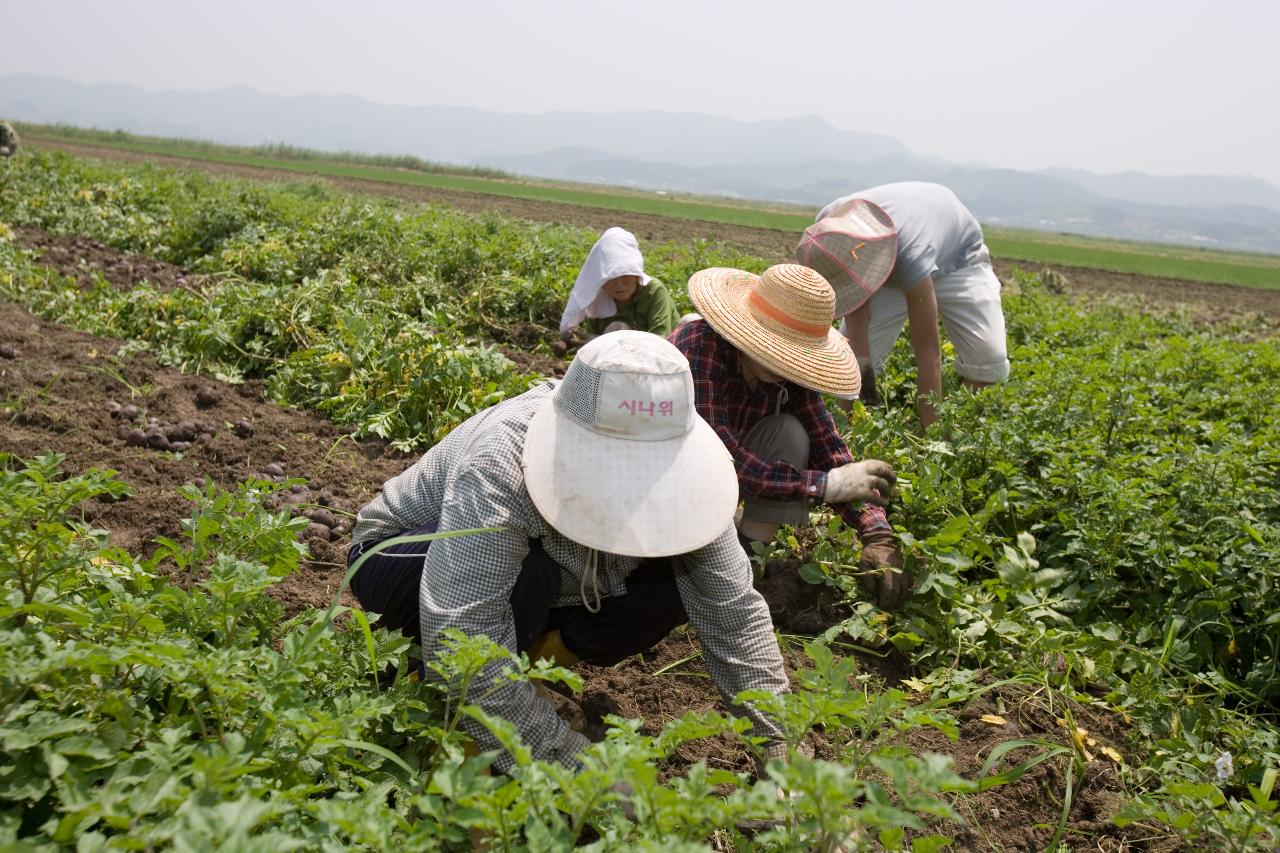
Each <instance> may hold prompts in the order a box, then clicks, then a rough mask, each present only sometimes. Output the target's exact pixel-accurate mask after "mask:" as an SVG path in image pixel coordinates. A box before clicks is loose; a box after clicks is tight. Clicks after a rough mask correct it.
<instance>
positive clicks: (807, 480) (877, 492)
mask: <svg viewBox="0 0 1280 853" xmlns="http://www.w3.org/2000/svg"><path fill="white" fill-rule="evenodd" d="M689 295H690V297H692V299H693V304H694V305H695V306H696V307H697V309H698V311H699V312H700V314H701V317H702V319H696V320H691V321H689V322H686V323H684V324H683V325H681V326H680V327H679V328H677V329H676V331H675V332H673V333H672V334H671V337H670V340H671V342H672V343H674V344H675V345H676V347H677V348H678V349H679V350H680V351H681V352H682V353H684V355H685V357H686V358H688V359H689V366H690V369H691V370H692V371H693V378H694V389H695V392H696V399H697V406H698V413H699V414H701V415H702V417H703V418H705V419H706V421H707V423H708V424H710V425H711V427H712V429H714V430H715V431H716V434H717V435H719V436H720V438H721V439H722V440H723V441H724V444H725V446H726V447H727V448H729V452H730V453H731V454H732V455H733V460H734V464H735V467H736V469H737V472H738V485H739V487H740V490H741V496H742V498H743V509H742V516H741V519H740V521H739V523H738V533H739V537H740V539H741V540H742V542H743V546H744V548H746V549H749V548H750V543H751V542H752V541H768V540H771V539H773V537H774V535H775V534H776V532H777V529H778V526H779V525H780V524H791V525H795V526H800V525H803V524H807V523H808V520H809V507H810V503H811V502H812V501H825V502H826V503H827V504H829V505H831V506H832V507H833V508H834V509H835V510H836V511H837V512H838V513H839V514H840V516H841V517H842V518H843V519H844V520H845V522H846V523H847V524H849V525H850V526H851V527H853V528H854V529H855V530H856V531H857V533H858V536H859V538H860V539H861V540H862V546H863V550H862V558H861V562H860V566H861V569H862V574H861V577H862V579H863V583H864V586H866V587H867V588H868V590H869V591H870V592H871V593H872V594H873V595H874V596H875V598H876V600H877V602H878V603H879V604H880V605H881V606H882V607H885V608H893V607H897V606H898V605H900V604H901V602H902V601H903V600H905V598H906V596H907V594H908V592H909V590H910V578H908V577H907V576H906V575H905V574H904V573H903V572H902V571H901V569H902V558H901V555H900V554H899V553H898V550H897V547H896V545H895V544H894V539H893V533H892V530H891V528H890V527H889V523H888V521H887V520H886V517H885V512H884V509H883V508H882V507H883V506H884V505H885V504H886V503H887V502H888V499H889V498H890V497H891V496H892V494H893V489H894V484H895V476H894V472H893V469H892V468H891V467H890V466H889V465H888V464H887V463H885V462H881V461H879V460H875V459H867V460H862V461H859V462H855V461H854V459H853V455H852V454H851V453H850V452H849V448H848V447H847V446H846V445H845V443H844V440H843V439H842V438H841V437H840V434H839V432H837V430H836V426H835V422H834V421H833V420H832V418H831V414H830V412H828V411H827V408H826V405H825V404H824V403H823V400H822V394H824V393H825V394H832V395H834V396H836V397H841V398H845V399H851V398H853V397H856V396H857V395H858V390H859V387H860V381H859V376H858V365H857V362H856V361H855V360H854V357H853V353H852V352H851V351H850V349H849V346H848V344H847V343H846V342H845V339H844V338H843V337H841V335H840V333H839V332H838V331H836V330H835V329H834V328H832V325H831V324H832V321H833V319H834V314H835V301H836V300H835V293H834V292H833V291H832V290H831V286H830V285H828V284H827V282H826V280H825V279H823V277H822V276H821V275H819V274H817V273H816V272H814V271H813V270H811V269H809V268H807V267H803V266H800V265H798V264H779V265H777V266H773V267H770V268H769V269H767V270H765V271H764V274H763V275H759V276H757V275H752V274H751V273H748V272H743V271H742V270H736V269H727V268H714V269H705V270H701V271H699V272H697V273H694V275H693V277H692V278H691V279H689Z"/></svg>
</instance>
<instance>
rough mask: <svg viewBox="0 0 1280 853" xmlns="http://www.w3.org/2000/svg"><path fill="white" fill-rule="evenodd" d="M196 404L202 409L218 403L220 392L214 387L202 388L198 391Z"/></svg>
mask: <svg viewBox="0 0 1280 853" xmlns="http://www.w3.org/2000/svg"><path fill="white" fill-rule="evenodd" d="M196 405H197V406H199V407H200V408H202V409H207V408H209V407H210V406H216V405H218V392H217V391H215V390H213V389H212V388H208V387H205V388H201V389H200V390H199V391H197V392H196Z"/></svg>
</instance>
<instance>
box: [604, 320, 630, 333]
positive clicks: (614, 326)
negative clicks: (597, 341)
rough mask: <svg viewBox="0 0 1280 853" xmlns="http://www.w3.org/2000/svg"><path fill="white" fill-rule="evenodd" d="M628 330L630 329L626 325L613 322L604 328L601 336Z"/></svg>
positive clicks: (619, 321)
mask: <svg viewBox="0 0 1280 853" xmlns="http://www.w3.org/2000/svg"><path fill="white" fill-rule="evenodd" d="M630 328H631V327H630V326H628V325H627V324H626V323H624V322H622V321H621V320H614V321H613V322H612V323H610V324H609V325H607V326H605V327H604V332H603V333H602V334H605V335H607V334H609V333H610V332H625V331H626V330H627V329H630Z"/></svg>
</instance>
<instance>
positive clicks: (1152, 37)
mask: <svg viewBox="0 0 1280 853" xmlns="http://www.w3.org/2000/svg"><path fill="white" fill-rule="evenodd" d="M792 10H795V11H792ZM0 30H2V31H3V35H0V74H5V73H15V72H25V73H33V74H46V75H53V76H59V77H66V78H69V79H72V80H76V81H80V82H85V83H97V82H124V83H133V84H136V85H139V86H141V87H143V88H147V89H184V88H190V89H216V88H220V87H223V86H228V85H234V84H244V85H248V86H253V87H254V88H257V89H260V90H262V91H265V92H271V93H277V94H300V93H320V94H333V93H351V94H356V95H360V96H363V97H365V98H368V99H370V100H375V101H382V102H388V103H405V104H453V105H464V106H473V107H479V108H482V109H490V110H499V111H521V112H542V111H545V110H588V111H594V110H619V109H621V110H626V109H666V110H677V111H692V112H703V113H713V114H719V115H726V116H731V117H734V118H740V119H758V118H782V117H787V116H794V115H802V114H817V115H820V116H822V117H823V118H825V119H827V120H828V121H829V122H831V123H832V124H834V125H836V126H837V127H841V128H844V129H848V130H860V131H872V132H880V133H887V134H890V135H893V136H896V137H898V138H899V139H900V140H902V141H903V142H904V143H906V144H907V145H908V146H909V147H911V148H912V149H914V150H915V151H916V152H917V153H920V154H925V155H936V156H941V157H945V158H947V159H950V160H957V161H966V162H982V163H986V164H990V165H996V166H1009V167H1015V168H1029V169H1034V168H1041V167H1046V166H1064V167H1078V168H1085V169H1090V170H1093V171H1121V170H1126V169H1137V170H1142V171H1148V172H1154V173H1162V174H1243V175H1254V176H1257V177H1264V178H1267V179H1269V180H1271V181H1273V182H1276V183H1280V154H1277V152H1278V151H1280V109H1278V108H1277V104H1280V70H1278V68H1280V60H1278V59H1277V49H1276V43H1277V41H1280V2H1275V0H1244V1H1243V2H1233V1H1232V0H1220V2H1217V3H1203V2H1184V1H1183V0H1166V2H1154V0H1151V2H1148V0H1106V2H1095V0H1070V2H1063V3H1057V2H1051V0H1023V2H1012V0H1008V2H996V0H992V2H987V0H969V2H923V0H921V1H920V2H914V0H902V1H901V2H899V0H883V2H880V3H876V4H872V3H867V2H861V0H835V2H825V0H814V1H813V2H809V3H805V4H800V3H783V2H757V0H732V1H730V0H726V2H706V0H647V2H633V3H628V4H623V3H612V2H604V0H600V2H576V0H575V2H539V0H525V2H516V1H515V0H489V2H484V3H479V2H476V3H467V2H459V1H458V0H455V2H447V3H443V2H442V3H436V2H419V3H410V2H399V1H397V2H375V0H369V1H368V2H365V3H358V2H350V0H348V2H343V3H336V2H330V0H309V2H299V0H287V1H286V2H282V1H281V0H255V2H244V1H243V0H220V2H217V3H199V4H196V3H190V2H187V3H183V2H173V0H170V2H109V3H104V2H101V0H94V2H88V0H84V1H83V2H70V0H39V2H25V3H19V2H14V0H7V1H6V2H5V3H4V4H3V6H2V7H0Z"/></svg>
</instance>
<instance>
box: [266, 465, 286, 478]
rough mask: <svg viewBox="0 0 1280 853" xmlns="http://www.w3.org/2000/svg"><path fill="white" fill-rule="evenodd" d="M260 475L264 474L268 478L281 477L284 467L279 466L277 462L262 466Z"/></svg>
mask: <svg viewBox="0 0 1280 853" xmlns="http://www.w3.org/2000/svg"><path fill="white" fill-rule="evenodd" d="M262 473H264V474H266V475H267V476H269V477H283V476H284V466H283V465H281V464H280V463H279V462H270V463H268V464H266V465H263V466H262Z"/></svg>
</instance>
